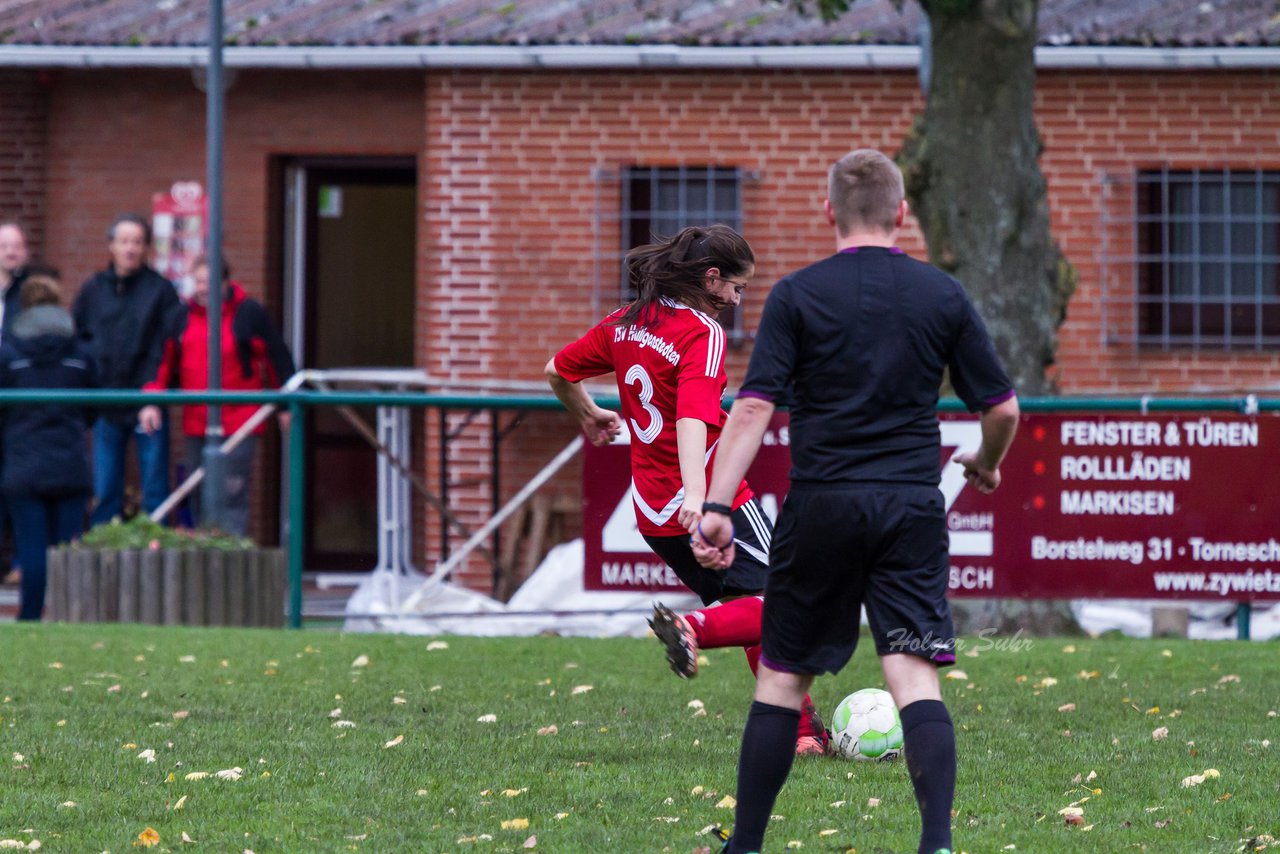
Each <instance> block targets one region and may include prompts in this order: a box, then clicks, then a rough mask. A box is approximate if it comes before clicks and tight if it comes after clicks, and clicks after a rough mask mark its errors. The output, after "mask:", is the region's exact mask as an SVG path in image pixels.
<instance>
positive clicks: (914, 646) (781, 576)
mask: <svg viewBox="0 0 1280 854" xmlns="http://www.w3.org/2000/svg"><path fill="white" fill-rule="evenodd" d="M947 547H948V541H947V530H946V513H945V511H944V507H943V500H942V493H941V492H939V491H938V489H937V488H936V487H932V486H923V485H919V486H917V485H908V484H904V485H889V484H884V485H874V486H873V485H868V486H857V487H831V486H823V487H815V486H808V485H794V486H793V487H792V489H791V492H790V494H789V495H788V496H787V500H786V502H785V503H784V504H783V507H782V511H781V513H779V517H778V527H777V529H776V531H775V532H774V540H773V551H772V553H771V554H772V561H771V563H772V570H771V571H770V573H769V582H768V585H767V586H766V588H765V597H764V618H763V654H762V658H761V661H762V662H763V663H765V664H766V666H768V667H772V668H773V669H775V670H783V671H790V672H795V673H811V674H820V673H838V672H839V671H840V669H841V668H842V667H844V665H845V664H847V663H848V661H849V659H850V658H851V657H852V656H853V651H854V649H855V648H856V647H857V644H858V634H859V629H860V627H859V623H860V620H861V611H862V608H863V606H866V609H867V620H868V622H869V623H870V624H871V635H872V638H873V639H874V641H875V645H876V652H877V653H878V654H879V655H889V654H891V653H907V654H911V655H917V656H920V657H922V658H925V659H928V660H930V661H932V662H934V663H935V664H938V665H946V664H954V663H955V630H954V628H953V626H952V623H951V608H950V606H949V604H948V603H947V580H948V568H949V566H950V558H949V556H948V553H947Z"/></svg>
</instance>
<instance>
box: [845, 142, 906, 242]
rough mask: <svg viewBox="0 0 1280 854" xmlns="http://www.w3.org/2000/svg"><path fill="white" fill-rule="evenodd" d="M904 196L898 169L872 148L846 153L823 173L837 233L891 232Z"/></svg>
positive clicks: (895, 223)
mask: <svg viewBox="0 0 1280 854" xmlns="http://www.w3.org/2000/svg"><path fill="white" fill-rule="evenodd" d="M905 195H906V190H905V188H904V187H903V183H902V171H901V170H900V169H898V165H897V164H896V163H894V162H893V161H892V160H890V159H889V158H888V157H886V156H885V155H884V154H882V153H880V152H879V151H876V150H875V149H874V148H860V149H858V150H857V151H851V152H849V153H848V154H846V155H845V156H844V157H841V158H840V159H839V160H837V161H836V162H835V164H834V165H832V167H831V172H830V173H829V175H828V176H827V198H828V199H830V200H831V208H832V210H833V212H834V213H835V220H836V228H837V229H838V230H839V231H840V233H841V234H849V233H850V232H852V231H855V230H859V229H878V230H880V231H883V232H886V233H887V232H890V231H893V230H894V228H896V227H897V219H898V206H899V205H900V204H901V203H902V199H903V198H904V197H905Z"/></svg>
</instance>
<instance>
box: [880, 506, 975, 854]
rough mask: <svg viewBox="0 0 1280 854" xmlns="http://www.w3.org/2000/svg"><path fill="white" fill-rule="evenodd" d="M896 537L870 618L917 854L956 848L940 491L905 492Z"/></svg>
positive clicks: (951, 643)
mask: <svg viewBox="0 0 1280 854" xmlns="http://www.w3.org/2000/svg"><path fill="white" fill-rule="evenodd" d="M888 515H889V516H890V518H891V520H892V522H893V524H891V525H889V526H886V530H893V531H894V532H895V534H894V536H893V538H892V539H891V540H888V541H886V542H885V543H884V549H883V551H882V552H881V553H880V559H879V560H878V561H877V563H876V566H875V568H874V569H873V570H872V572H871V574H870V577H869V579H868V582H867V591H866V600H865V602H866V608H867V620H868V622H869V623H870V624H871V634H872V636H873V637H874V639H875V644H876V652H877V653H879V655H880V663H881V667H882V668H883V669H884V676H885V681H886V682H887V683H888V686H889V692H890V693H891V694H893V699H894V702H895V703H897V705H898V713H899V715H900V716H901V718H902V739H903V752H904V753H905V754H906V760H907V771H908V772H909V774H910V776H911V784H912V787H913V788H914V789H915V795H916V803H917V805H918V806H919V808H920V843H919V847H918V848H917V852H918V854H937V852H940V851H943V852H948V851H950V850H951V805H952V802H953V800H954V798H955V781H956V737H955V728H954V727H953V725H952V722H951V715H950V713H949V712H948V711H947V707H946V705H945V704H944V703H943V701H942V693H941V689H940V685H939V682H938V668H939V667H942V666H946V665H949V664H954V663H955V660H956V659H955V630H954V628H953V626H952V622H951V610H950V607H949V606H948V604H947V596H946V594H947V575H948V566H949V564H950V561H949V559H948V556H947V536H946V523H945V518H944V515H943V510H942V498H941V495H940V494H939V493H938V491H937V490H936V489H926V488H920V489H904V490H901V492H900V494H899V496H898V498H897V500H896V501H895V504H894V506H893V507H891V508H889V513H888Z"/></svg>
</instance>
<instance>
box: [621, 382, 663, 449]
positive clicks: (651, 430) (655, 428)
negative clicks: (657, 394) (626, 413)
mask: <svg viewBox="0 0 1280 854" xmlns="http://www.w3.org/2000/svg"><path fill="white" fill-rule="evenodd" d="M636 383H639V384H640V392H639V393H638V394H637V395H636V397H637V398H638V399H639V401H640V406H641V407H643V408H644V411H645V412H646V413H648V415H649V426H648V427H643V428H642V427H641V426H640V425H639V424H638V423H636V420H635V419H634V418H632V419H630V421H631V432H632V433H633V434H634V435H635V437H636V438H637V439H639V440H640V441H641V442H644V443H645V444H646V445H652V444H653V440H654V439H656V438H658V434H659V433H661V432H662V413H661V412H659V411H658V408H657V407H655V406H653V405H652V404H651V403H650V401H652V400H653V380H651V379H650V378H649V372H648V371H646V370H645V369H644V368H643V367H641V366H640V365H632V366H631V368H630V369H629V370H628V371H627V388H631V387H632V386H633V385H635V384H636Z"/></svg>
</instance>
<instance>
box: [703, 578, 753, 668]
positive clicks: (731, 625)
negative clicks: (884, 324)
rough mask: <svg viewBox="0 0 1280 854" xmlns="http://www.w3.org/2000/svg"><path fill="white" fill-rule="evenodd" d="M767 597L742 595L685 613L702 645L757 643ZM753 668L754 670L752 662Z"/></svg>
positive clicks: (718, 645)
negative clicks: (739, 597) (738, 597)
mask: <svg viewBox="0 0 1280 854" xmlns="http://www.w3.org/2000/svg"><path fill="white" fill-rule="evenodd" d="M763 612H764V599H762V598H760V597H759V596H743V597H742V598H741V599H733V600H731V601H729V602H724V603H722V604H720V605H715V606H713V607H710V608H699V609H698V610H696V611H691V612H690V613H688V614H685V619H686V620H688V621H689V625H690V627H692V628H693V633H694V635H696V636H697V638H698V648H699V649H719V648H721V647H726V646H743V647H746V646H755V645H757V644H759V643H760V616H761V614H762V613H763ZM751 669H752V672H754V671H755V667H754V666H753V667H752V668H751Z"/></svg>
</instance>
